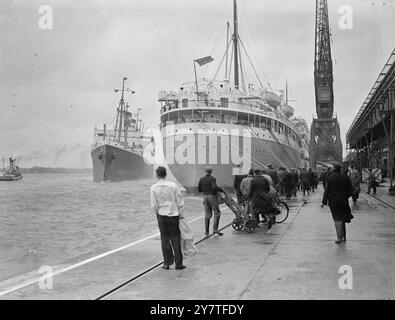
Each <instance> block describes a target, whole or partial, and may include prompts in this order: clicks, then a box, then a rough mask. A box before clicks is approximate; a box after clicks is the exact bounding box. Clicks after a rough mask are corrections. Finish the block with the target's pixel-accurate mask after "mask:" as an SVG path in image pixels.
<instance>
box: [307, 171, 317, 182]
mask: <svg viewBox="0 0 395 320" xmlns="http://www.w3.org/2000/svg"><path fill="white" fill-rule="evenodd" d="M308 180H309V183H310V185H313V184H315V174H314V171H308Z"/></svg>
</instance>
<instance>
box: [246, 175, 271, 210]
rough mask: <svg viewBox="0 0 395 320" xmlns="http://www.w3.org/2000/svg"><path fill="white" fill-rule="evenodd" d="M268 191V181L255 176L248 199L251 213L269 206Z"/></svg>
mask: <svg viewBox="0 0 395 320" xmlns="http://www.w3.org/2000/svg"><path fill="white" fill-rule="evenodd" d="M269 191H270V185H269V181H268V180H267V179H266V178H265V177H263V176H257V177H255V178H254V179H252V181H251V187H250V191H249V193H248V198H249V199H251V200H252V203H253V208H254V209H253V211H259V210H260V209H263V208H267V207H270V206H271V197H270V195H269Z"/></svg>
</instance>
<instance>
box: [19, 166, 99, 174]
mask: <svg viewBox="0 0 395 320" xmlns="http://www.w3.org/2000/svg"><path fill="white" fill-rule="evenodd" d="M20 170H21V172H22V173H91V172H92V168H52V167H32V168H20Z"/></svg>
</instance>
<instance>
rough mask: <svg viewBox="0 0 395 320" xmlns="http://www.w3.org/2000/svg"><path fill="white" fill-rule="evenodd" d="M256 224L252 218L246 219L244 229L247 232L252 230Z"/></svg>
mask: <svg viewBox="0 0 395 320" xmlns="http://www.w3.org/2000/svg"><path fill="white" fill-rule="evenodd" d="M257 226H258V224H257V222H256V221H255V220H252V219H248V220H247V221H246V222H244V230H245V231H246V232H248V233H252V232H254V231H255V229H256V228H257Z"/></svg>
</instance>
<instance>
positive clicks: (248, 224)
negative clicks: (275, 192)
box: [218, 191, 289, 233]
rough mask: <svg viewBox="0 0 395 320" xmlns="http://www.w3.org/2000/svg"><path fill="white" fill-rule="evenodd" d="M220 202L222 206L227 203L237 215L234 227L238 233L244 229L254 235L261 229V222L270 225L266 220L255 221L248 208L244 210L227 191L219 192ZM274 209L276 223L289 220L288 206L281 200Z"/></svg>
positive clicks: (278, 200)
mask: <svg viewBox="0 0 395 320" xmlns="http://www.w3.org/2000/svg"><path fill="white" fill-rule="evenodd" d="M218 200H219V203H220V204H221V203H225V204H226V206H227V207H228V208H229V209H230V210H232V211H233V213H234V214H235V216H236V217H235V218H234V219H233V221H232V227H233V229H235V230H237V231H240V230H242V229H244V230H245V231H246V232H248V233H252V232H254V231H255V230H256V229H257V228H258V227H259V223H260V222H263V223H266V224H267V223H268V221H265V220H263V221H257V220H255V219H254V218H253V217H252V215H251V214H250V213H249V210H248V206H246V207H245V208H243V206H241V205H240V204H238V203H237V202H236V201H235V200H233V198H232V197H231V196H230V195H229V194H228V193H227V192H226V191H223V192H218ZM273 209H274V211H273V212H274V214H275V222H276V223H282V222H284V221H285V220H286V219H287V218H288V214H289V208H288V205H287V204H286V203H285V202H284V201H282V200H280V199H279V198H276V199H275V206H274V207H273Z"/></svg>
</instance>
